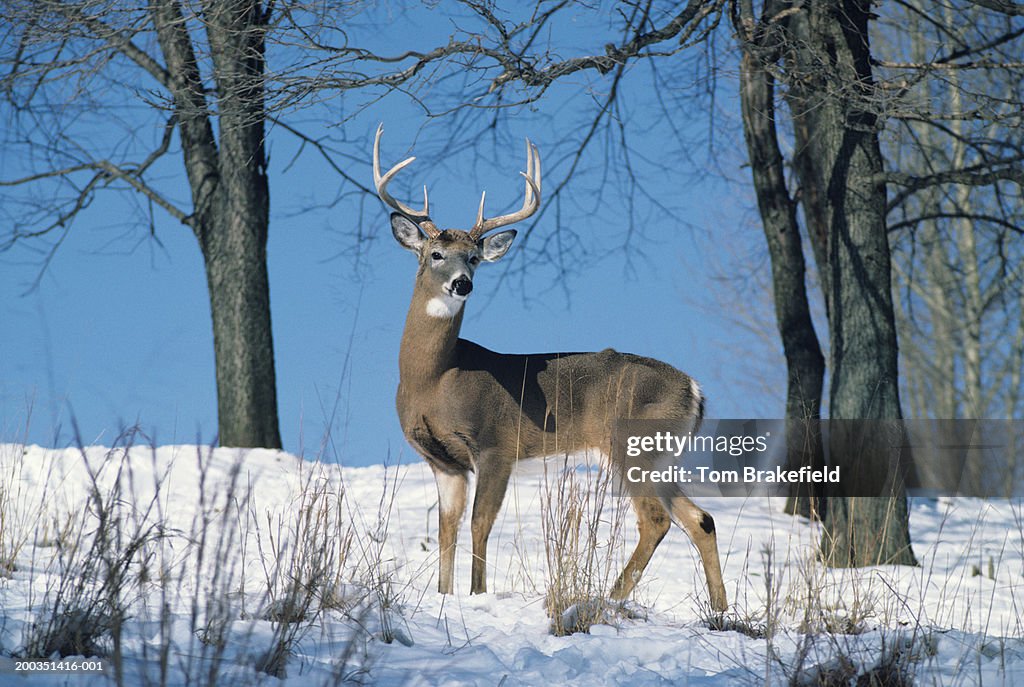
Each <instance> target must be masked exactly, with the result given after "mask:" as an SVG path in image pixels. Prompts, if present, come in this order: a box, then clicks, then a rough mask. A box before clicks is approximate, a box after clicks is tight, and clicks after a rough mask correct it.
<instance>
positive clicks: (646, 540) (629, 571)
mask: <svg viewBox="0 0 1024 687" xmlns="http://www.w3.org/2000/svg"><path fill="white" fill-rule="evenodd" d="M633 509H634V510H635V511H636V526H637V529H638V530H639V532H640V541H638V542H637V545H636V549H634V550H633V555H632V556H630V557H629V562H628V563H626V567H625V568H623V569H622V573H621V574H620V575H619V579H618V580H616V582H615V585H614V586H613V587H612V591H611V597H612V598H613V599H616V600H621V599H625V598H626V597H627V596H629V594H630V592H632V591H633V587H635V586H636V583H637V580H639V579H640V576H641V575H642V574H643V572H644V569H645V568H646V567H647V564H648V563H649V562H650V560H651V556H653V555H654V550H655V549H657V548H658V544H660V543H661V540H662V539H664V538H665V534H666V533H667V532H668V530H669V527H670V526H671V521H670V519H669V514H668V511H666V510H665V507H664V506H663V505H662V504H661V501H660V500H659V499H657V498H654V497H652V496H634V497H633Z"/></svg>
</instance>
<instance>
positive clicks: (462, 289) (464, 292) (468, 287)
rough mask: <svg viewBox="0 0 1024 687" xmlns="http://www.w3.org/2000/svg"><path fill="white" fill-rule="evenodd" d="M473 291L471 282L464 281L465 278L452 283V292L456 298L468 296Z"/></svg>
mask: <svg viewBox="0 0 1024 687" xmlns="http://www.w3.org/2000/svg"><path fill="white" fill-rule="evenodd" d="M472 290H473V282H471V281H470V280H468V279H466V278H465V277H459V278H458V279H456V280H455V281H453V282H452V291H454V292H455V294H456V295H458V296H468V295H469V292H470V291H472Z"/></svg>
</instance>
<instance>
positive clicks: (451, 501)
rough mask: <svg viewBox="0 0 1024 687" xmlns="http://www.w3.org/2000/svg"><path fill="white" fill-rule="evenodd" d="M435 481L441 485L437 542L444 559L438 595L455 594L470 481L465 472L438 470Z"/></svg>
mask: <svg viewBox="0 0 1024 687" xmlns="http://www.w3.org/2000/svg"><path fill="white" fill-rule="evenodd" d="M434 481H435V482H437V506H438V508H437V518H438V526H437V540H438V548H439V551H440V556H441V561H440V562H441V569H440V574H439V575H438V578H437V591H438V592H440V593H441V594H451V593H452V592H453V591H454V590H455V543H456V541H458V538H459V525H460V524H461V523H462V514H463V512H465V510H466V491H467V490H468V488H469V480H468V479H467V477H466V473H464V472H462V473H448V472H442V471H441V470H438V469H436V468H435V469H434Z"/></svg>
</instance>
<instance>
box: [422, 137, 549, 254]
mask: <svg viewBox="0 0 1024 687" xmlns="http://www.w3.org/2000/svg"><path fill="white" fill-rule="evenodd" d="M402 164H405V163H402ZM520 174H522V175H523V178H524V179H526V193H525V198H524V199H523V207H521V208H520V209H519V210H518V211H517V212H513V213H512V214H510V215H501V216H500V217H492V218H491V219H484V200H485V199H486V198H487V192H486V191H484V193H483V195H481V196H480V209H479V210H478V211H477V213H476V224H474V225H473V228H472V229H470V230H469V236H470V238H472V239H473V240H474V241H476V240H477V239H479V238H480V237H481V236H483V235H484V234H485V233H487V232H488V231H490V230H491V229H497V228H498V227H503V226H505V225H508V224H513V223H515V222H521V221H523V220H524V219H526V218H527V217H529V216H530V215H532V214H533V213H535V212H537V208H539V207H540V153H539V152H538V151H537V146H535V145H533V144H532V143H530V139H526V171H525V172H520Z"/></svg>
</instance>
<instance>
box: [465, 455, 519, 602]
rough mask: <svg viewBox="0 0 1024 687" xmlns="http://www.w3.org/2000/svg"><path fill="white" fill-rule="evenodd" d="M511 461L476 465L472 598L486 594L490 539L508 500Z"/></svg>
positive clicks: (494, 460) (496, 458) (484, 461)
mask: <svg viewBox="0 0 1024 687" xmlns="http://www.w3.org/2000/svg"><path fill="white" fill-rule="evenodd" d="M511 474H512V463H511V461H506V460H503V458H502V457H501V456H492V457H491V459H490V460H487V459H481V460H479V461H477V470H476V496H475V497H474V498H473V523H472V525H473V584H472V586H471V587H470V593H471V594H483V593H485V592H486V591H487V538H488V537H489V536H490V535H491V528H492V527H494V519H495V518H496V517H498V511H499V510H501V503H502V501H503V500H504V499H505V489H506V488H508V479H509V475H511Z"/></svg>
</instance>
